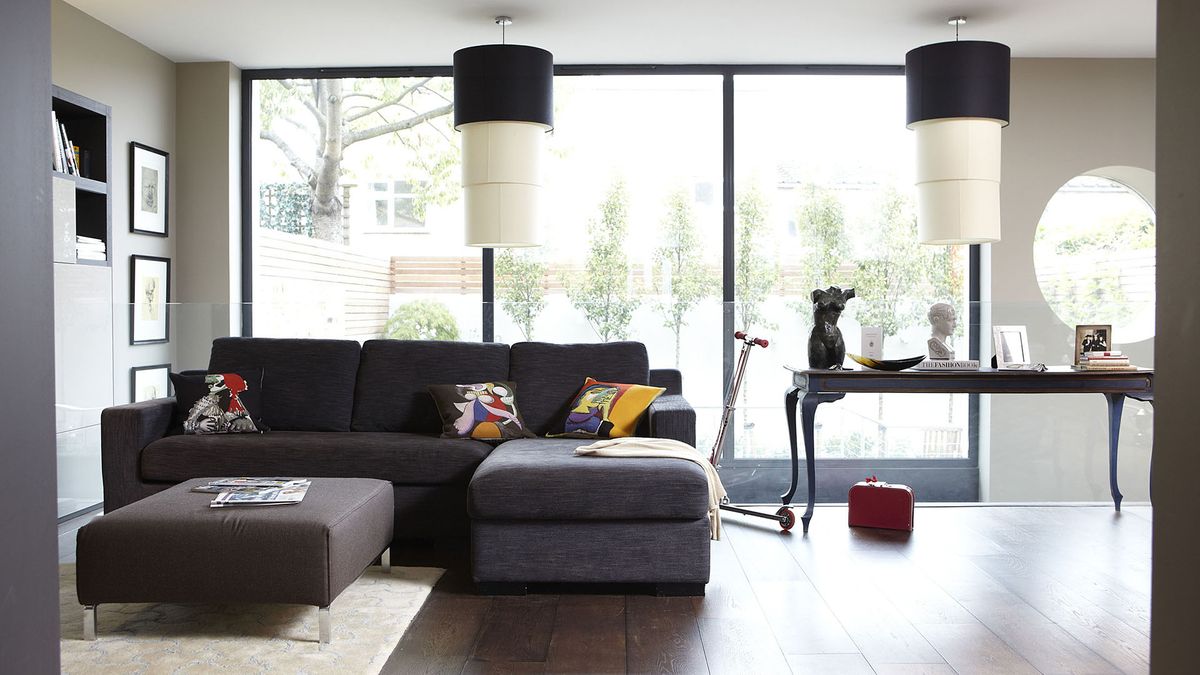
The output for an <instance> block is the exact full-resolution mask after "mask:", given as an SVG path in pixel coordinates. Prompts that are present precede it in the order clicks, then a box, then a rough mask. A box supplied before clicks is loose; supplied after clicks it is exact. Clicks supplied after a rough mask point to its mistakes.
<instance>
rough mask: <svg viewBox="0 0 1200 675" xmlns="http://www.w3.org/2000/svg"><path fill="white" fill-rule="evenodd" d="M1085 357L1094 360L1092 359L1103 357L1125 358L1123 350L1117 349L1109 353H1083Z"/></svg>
mask: <svg viewBox="0 0 1200 675" xmlns="http://www.w3.org/2000/svg"><path fill="white" fill-rule="evenodd" d="M1083 356H1085V357H1087V358H1092V357H1103V356H1124V354H1122V353H1121V350H1119V349H1116V350H1113V351H1107V352H1083Z"/></svg>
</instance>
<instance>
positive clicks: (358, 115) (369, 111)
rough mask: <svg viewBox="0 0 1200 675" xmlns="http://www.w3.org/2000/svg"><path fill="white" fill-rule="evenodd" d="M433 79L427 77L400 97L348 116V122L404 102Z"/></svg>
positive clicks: (401, 93) (403, 92)
mask: <svg viewBox="0 0 1200 675" xmlns="http://www.w3.org/2000/svg"><path fill="white" fill-rule="evenodd" d="M431 79H433V78H429V77H427V78H425V79H423V80H421V81H420V82H418V83H417V84H414V85H413V86H411V87H409V88H408V89H405V90H404V91H402V92H400V94H399V95H397V96H394V97H392V98H391V99H390V100H386V101H380V102H379V103H378V104H377V105H374V106H371V107H370V108H367V109H366V110H364V111H362V112H358V113H354V114H353V115H347V116H346V121H347V122H353V121H355V120H358V119H361V118H363V117H366V116H367V115H370V114H373V113H377V112H379V111H380V110H383V109H384V108H386V107H388V106H389V105H394V104H397V103H399V102H400V101H403V100H404V99H405V98H406V97H407V96H408V95H409V94H411V93H413V92H415V91H417V90H418V89H421V88H422V87H424V86H425V85H426V84H427V83H428V82H429V80H431Z"/></svg>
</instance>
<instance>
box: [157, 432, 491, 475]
mask: <svg viewBox="0 0 1200 675" xmlns="http://www.w3.org/2000/svg"><path fill="white" fill-rule="evenodd" d="M491 450H492V446H491V445H489V444H487V443H483V442H480V441H473V440H469V439H461V440H460V439H449V438H437V437H434V436H425V435H421V434H405V433H369V432H344V433H331V432H312V431H273V432H270V433H266V434H232V435H230V434H224V435H212V436H191V435H187V436H185V435H178V436H167V437H165V438H160V439H158V440H156V441H154V442H153V443H151V444H150V445H148V446H146V448H145V449H144V450H142V458H141V464H142V466H141V473H142V479H143V480H149V481H180V480H188V479H190V478H197V477H200V476H301V477H306V478H315V477H325V478H378V479H381V480H388V481H391V482H393V483H404V484H409V485H443V484H449V483H457V484H460V485H461V484H465V483H466V482H467V481H468V480H469V479H470V478H471V474H472V473H473V472H474V471H475V468H476V467H478V466H479V463H480V462H481V461H483V459H484V458H485V457H487V455H488V453H489V452H491Z"/></svg>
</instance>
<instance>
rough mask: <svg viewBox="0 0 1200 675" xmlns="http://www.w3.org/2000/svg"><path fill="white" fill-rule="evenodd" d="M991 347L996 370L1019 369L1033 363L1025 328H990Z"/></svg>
mask: <svg viewBox="0 0 1200 675" xmlns="http://www.w3.org/2000/svg"><path fill="white" fill-rule="evenodd" d="M992 347H993V348H994V349H995V350H996V367H997V368H1020V367H1021V366H1029V365H1032V363H1033V357H1031V356H1030V353H1029V334H1028V333H1027V332H1026V330H1025V326H992Z"/></svg>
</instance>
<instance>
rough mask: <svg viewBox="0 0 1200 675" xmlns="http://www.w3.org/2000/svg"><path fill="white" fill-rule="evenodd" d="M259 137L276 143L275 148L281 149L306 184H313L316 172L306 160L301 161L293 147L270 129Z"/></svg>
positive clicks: (262, 132)
mask: <svg viewBox="0 0 1200 675" xmlns="http://www.w3.org/2000/svg"><path fill="white" fill-rule="evenodd" d="M258 137H259V138H261V139H263V140H265V141H270V142H271V143H274V144H275V147H277V148H279V151H280V152H282V153H283V156H284V157H287V160H288V163H289V164H291V165H292V168H294V169H295V170H296V171H297V172H298V173H299V174H300V177H301V178H302V179H304V182H305V183H308V184H310V185H311V184H312V182H313V179H314V178H315V176H316V172H315V170H314V169H313V167H312V166H310V165H308V164H307V163H305V161H304V160H302V159H300V156H299V155H297V154H296V153H295V151H293V150H292V148H291V146H289V145H288V144H287V141H285V140H283V138H281V137H280V136H279V134H276V133H275V132H274V131H271V130H270V129H263V130H262V131H260V132H258Z"/></svg>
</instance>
